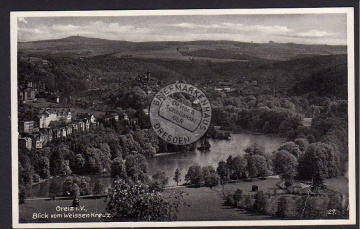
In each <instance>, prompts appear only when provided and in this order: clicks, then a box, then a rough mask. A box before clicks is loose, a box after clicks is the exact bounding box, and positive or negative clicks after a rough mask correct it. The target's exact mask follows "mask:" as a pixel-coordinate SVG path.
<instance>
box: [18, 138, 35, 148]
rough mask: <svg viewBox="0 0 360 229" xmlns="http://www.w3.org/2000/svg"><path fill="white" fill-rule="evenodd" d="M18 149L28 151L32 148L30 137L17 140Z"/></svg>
mask: <svg viewBox="0 0 360 229" xmlns="http://www.w3.org/2000/svg"><path fill="white" fill-rule="evenodd" d="M19 148H20V149H23V150H29V149H31V148H32V140H31V138H30V137H22V138H19Z"/></svg>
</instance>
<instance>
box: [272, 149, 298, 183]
mask: <svg viewBox="0 0 360 229" xmlns="http://www.w3.org/2000/svg"><path fill="white" fill-rule="evenodd" d="M273 165H274V172H275V173H277V174H281V175H280V177H281V179H283V180H284V181H285V185H286V186H290V185H292V183H293V180H294V177H295V175H296V174H297V160H296V157H295V156H294V155H293V154H290V153H289V152H288V151H286V150H280V151H275V153H274V155H273Z"/></svg>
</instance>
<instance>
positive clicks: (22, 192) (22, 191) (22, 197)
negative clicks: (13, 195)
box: [19, 187, 26, 204]
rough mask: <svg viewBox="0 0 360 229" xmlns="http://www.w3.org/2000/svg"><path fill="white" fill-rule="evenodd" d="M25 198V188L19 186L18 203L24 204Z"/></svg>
mask: <svg viewBox="0 0 360 229" xmlns="http://www.w3.org/2000/svg"><path fill="white" fill-rule="evenodd" d="M25 200H26V188H25V187H19V204H24V203H25Z"/></svg>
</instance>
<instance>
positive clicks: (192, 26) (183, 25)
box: [171, 23, 221, 29]
mask: <svg viewBox="0 0 360 229" xmlns="http://www.w3.org/2000/svg"><path fill="white" fill-rule="evenodd" d="M171 26H175V27H180V28H185V29H197V28H203V29H220V28H221V26H220V25H218V24H212V25H200V24H193V23H179V24H172V25H171Z"/></svg>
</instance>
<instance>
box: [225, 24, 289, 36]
mask: <svg viewBox="0 0 360 229" xmlns="http://www.w3.org/2000/svg"><path fill="white" fill-rule="evenodd" d="M223 25H224V28H227V29H233V30H237V31H241V32H259V33H265V34H288V33H291V32H293V30H292V29H289V28H288V27H286V26H281V25H243V24H235V23H226V22H225V23H223Z"/></svg>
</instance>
